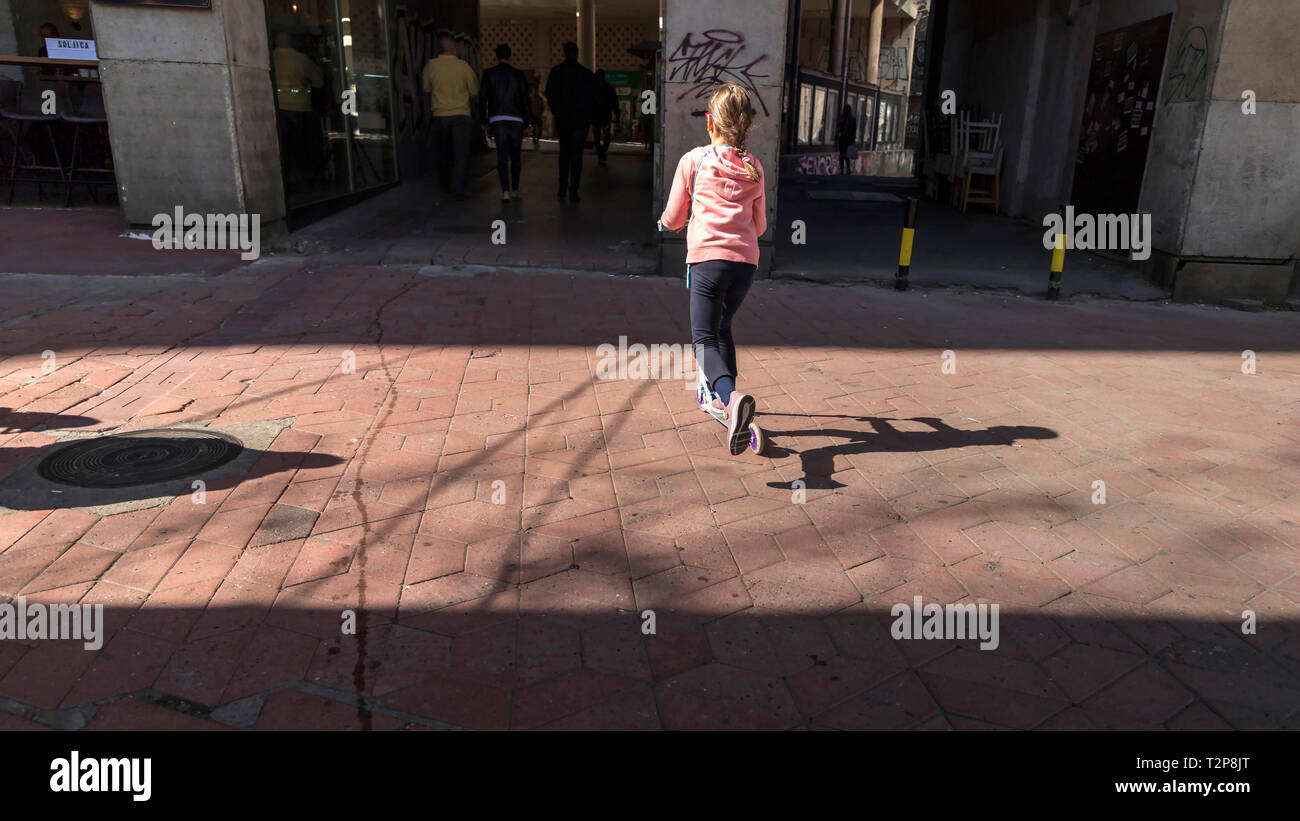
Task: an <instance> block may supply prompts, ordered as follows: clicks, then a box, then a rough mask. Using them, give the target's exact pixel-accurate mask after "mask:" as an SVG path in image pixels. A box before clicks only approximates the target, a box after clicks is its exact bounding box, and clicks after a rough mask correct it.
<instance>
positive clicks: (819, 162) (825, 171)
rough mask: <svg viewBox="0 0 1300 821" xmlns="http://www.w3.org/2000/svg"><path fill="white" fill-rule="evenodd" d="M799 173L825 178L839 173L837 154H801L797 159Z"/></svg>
mask: <svg viewBox="0 0 1300 821" xmlns="http://www.w3.org/2000/svg"><path fill="white" fill-rule="evenodd" d="M799 173H800V174H810V175H814V176H826V175H830V174H838V173H840V157H839V155H838V154H803V155H801V156H800V157H799Z"/></svg>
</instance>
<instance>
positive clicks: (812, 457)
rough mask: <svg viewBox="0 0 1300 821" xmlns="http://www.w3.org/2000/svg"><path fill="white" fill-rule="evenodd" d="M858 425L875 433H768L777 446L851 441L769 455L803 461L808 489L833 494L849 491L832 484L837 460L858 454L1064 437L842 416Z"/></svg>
mask: <svg viewBox="0 0 1300 821" xmlns="http://www.w3.org/2000/svg"><path fill="white" fill-rule="evenodd" d="M828 416H830V417H831V418H835V417H834V416H833V415H828V414H820V415H817V418H827V417H828ZM839 418H843V419H852V420H854V421H855V422H868V423H870V425H871V428H872V431H862V430H844V429H836V428H820V429H817V428H814V429H811V430H786V431H768V438H769V439H771V440H777V439H786V438H797V437H800V436H815V437H830V438H835V439H847V440H848V442H846V443H845V444H843V445H830V446H827V447H821V448H814V449H812V450H805V451H798V450H794V449H793V448H782V447H778V446H775V445H769V446H768V449H769V451H770V453H769V454H768V455H770V456H772V457H774V458H780V457H784V456H789V455H790V454H792V453H796V454H798V455H799V459H800V462H801V463H802V465H801V466H802V468H803V473H804V475H803V480H802V481H803V482H804V487H805V488H808V489H817V490H828V489H832V488H841V487H845V485H843V484H841V483H840V482H836V481H835V480H834V479H832V478H831V474H832V473H835V464H834V462H835V457H836V456H850V455H853V454H858V453H879V452H882V451H890V452H896V453H916V452H919V451H930V450H944V449H946V448H964V447H972V446H985V445H1008V446H1009V445H1011V444H1013V443H1014V442H1016V441H1017V440H1019V439H1055V438H1057V436H1058V434H1057V433H1056V432H1055V431H1052V430H1048V429H1047V428H1039V427H1033V426H1030V425H995V426H993V427H991V428H986V429H984V430H958V429H957V428H954V427H952V426H951V425H949V424H948V423H946V422H944V421H943V420H941V419H935V418H932V417H914V418H912V419H908V420H895V419H886V418H882V417H876V416H840V417H839ZM895 421H909V422H922V423H924V424H926V425H929V426H930V427H932V428H934V430H933V431H900V430H898V429H897V428H895V427H894V426H893V424H892V423H893V422H895ZM767 486H768V487H775V488H784V489H787V490H789V489H791V488H792V486H793V485H792V482H768V485H767Z"/></svg>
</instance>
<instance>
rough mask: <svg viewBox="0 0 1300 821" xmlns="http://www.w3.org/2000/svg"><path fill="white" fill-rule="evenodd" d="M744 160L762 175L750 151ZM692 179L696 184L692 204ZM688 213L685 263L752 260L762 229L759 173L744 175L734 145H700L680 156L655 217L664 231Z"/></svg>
mask: <svg viewBox="0 0 1300 821" xmlns="http://www.w3.org/2000/svg"><path fill="white" fill-rule="evenodd" d="M745 159H748V160H749V162H750V164H751V165H753V166H754V168H756V169H758V172H759V174H760V175H761V174H762V172H763V167H762V166H761V165H759V163H758V159H757V158H755V157H754V156H753V155H752V154H750V155H746V157H745ZM701 162H703V164H704V165H703V168H702V169H701V170H700V173H699V176H698V177H697V176H696V174H695V172H696V169H697V168H699V167H700V163H701ZM692 182H694V184H695V185H696V186H697V190H696V191H695V207H694V209H692V208H691V184H692ZM688 217H690V228H689V229H688V230H687V232H686V262H687V264H692V265H693V264H695V263H697V262H706V261H708V260H713V259H725V260H730V261H732V262H748V263H749V264H750V265H757V264H758V238H759V236H760V235H761V234H762V233H763V232H764V231H766V230H767V200H766V197H765V196H764V194H763V180H762V178H761V177H760V179H759V180H758V182H754V181H753V180H751V179H750V178H749V173H748V172H747V171H746V170H745V164H744V161H743V160H742V159H741V157H740V154H739V153H738V152H737V151H736V149H734V148H732V147H731V146H721V145H716V146H715V145H702V146H700V147H698V148H692V149H691V150H690V151H688V152H686V153H685V154H683V155H682V159H681V161H680V162H678V163H677V175H676V176H675V177H674V178H673V190H672V193H670V194H669V195H668V203H667V205H665V206H664V213H663V216H662V217H660V218H659V221H660V222H662V223H663V225H664V227H665V228H667V229H668V230H669V231H680V230H681V227H682V225H684V224H685V223H686V220H687V218H688Z"/></svg>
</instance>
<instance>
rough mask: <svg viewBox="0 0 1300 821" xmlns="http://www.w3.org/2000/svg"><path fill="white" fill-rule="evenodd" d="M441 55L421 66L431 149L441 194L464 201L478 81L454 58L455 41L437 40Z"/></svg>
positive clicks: (472, 72)
mask: <svg viewBox="0 0 1300 821" xmlns="http://www.w3.org/2000/svg"><path fill="white" fill-rule="evenodd" d="M438 43H439V47H440V48H441V50H442V53H441V54H439V55H438V56H437V57H435V58H434V59H432V60H430V61H429V62H428V63H425V65H424V71H423V72H422V74H421V76H420V79H421V83H422V85H423V88H424V90H425V91H427V92H429V102H430V104H431V106H432V108H433V137H434V144H435V145H434V148H435V150H436V151H437V160H438V173H439V177H440V178H441V181H442V187H443V190H444V191H451V192H452V193H453V194H455V196H456V199H458V200H463V199H465V170H466V167H467V166H468V165H469V143H470V138H471V136H472V135H473V130H474V122H473V120H472V119H471V117H470V112H471V111H472V108H471V102H472V100H473V97H474V95H476V94H478V77H477V76H476V75H475V74H474V69H472V68H470V66H469V63H467V62H465V61H464V60H462V59H460V58H459V57H457V56H456V38H454V37H452V36H450V35H447V34H444V35H443V36H442V37H440V38H439V39H438Z"/></svg>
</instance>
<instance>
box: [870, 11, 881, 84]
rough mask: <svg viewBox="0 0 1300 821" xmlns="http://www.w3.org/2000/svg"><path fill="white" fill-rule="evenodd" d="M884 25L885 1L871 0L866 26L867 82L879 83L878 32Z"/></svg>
mask: <svg viewBox="0 0 1300 821" xmlns="http://www.w3.org/2000/svg"><path fill="white" fill-rule="evenodd" d="M884 25H885V0H871V22H870V23H869V24H868V26H867V82H868V83H871V84H872V85H875V84H877V83H879V82H880V31H881V29H882V28H884Z"/></svg>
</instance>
